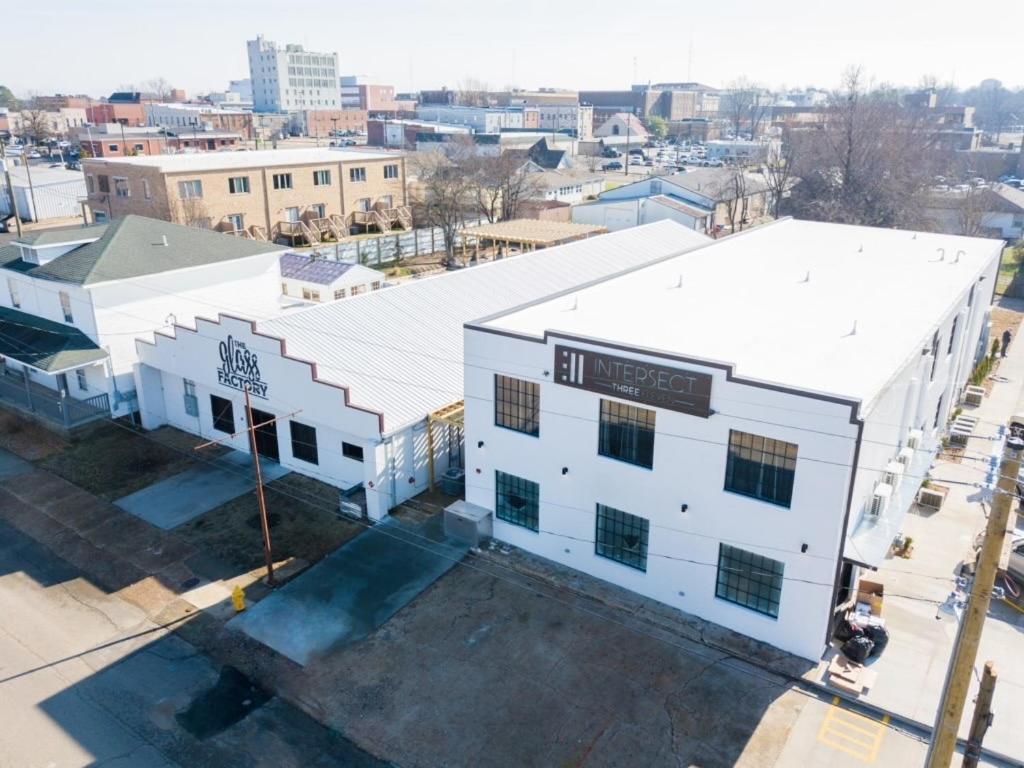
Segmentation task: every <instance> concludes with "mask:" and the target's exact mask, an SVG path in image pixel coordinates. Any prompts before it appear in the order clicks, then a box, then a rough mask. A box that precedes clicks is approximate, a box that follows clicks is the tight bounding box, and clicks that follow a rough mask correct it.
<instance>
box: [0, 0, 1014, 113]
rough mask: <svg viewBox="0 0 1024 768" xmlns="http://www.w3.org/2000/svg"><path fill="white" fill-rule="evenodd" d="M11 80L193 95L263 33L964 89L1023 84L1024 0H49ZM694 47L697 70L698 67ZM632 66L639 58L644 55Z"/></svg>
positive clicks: (504, 71)
mask: <svg viewBox="0 0 1024 768" xmlns="http://www.w3.org/2000/svg"><path fill="white" fill-rule="evenodd" d="M4 19H5V22H6V24H5V28H6V34H5V36H4V41H3V44H2V45H0V83H3V84H5V85H7V86H8V87H10V88H11V89H12V90H13V91H14V92H15V94H16V95H19V96H24V95H26V94H27V93H28V92H32V91H34V92H38V93H53V92H62V93H80V92H81V93H88V94H90V95H94V96H99V95H106V94H108V93H109V92H110V91H112V90H114V89H115V88H116V87H117V86H118V85H120V84H122V83H130V82H142V81H145V80H147V79H150V78H153V77H158V76H162V77H164V78H166V79H167V80H168V81H169V82H170V83H171V84H173V85H175V86H178V87H184V88H185V89H187V90H188V91H189V93H196V92H201V91H208V90H214V89H224V88H226V87H227V83H228V81H229V80H232V79H239V78H243V77H247V76H248V65H247V60H246V52H245V41H246V40H247V39H250V38H253V37H255V36H256V34H258V33H262V34H263V35H264V36H265V37H267V38H268V39H271V40H275V41H277V42H296V43H300V44H302V45H304V46H305V47H306V48H307V49H309V50H315V51H328V52H331V51H337V52H338V54H339V56H340V62H341V73H342V74H366V75H369V76H371V77H373V78H374V79H375V81H376V82H380V83H389V84H394V85H395V86H397V88H398V90H400V91H404V90H414V89H420V88H435V87H439V86H441V85H448V86H449V87H454V86H455V85H457V84H458V82H459V81H461V80H463V79H465V78H467V77H473V78H477V79H479V80H482V81H484V82H486V83H487V84H488V85H489V86H491V87H492V88H501V87H504V86H506V85H510V84H514V85H518V86H521V87H529V88H533V87H538V86H557V87H569V88H608V89H617V88H625V87H628V86H629V84H630V83H631V82H632V81H633V80H634V76H633V75H634V66H635V72H636V79H637V81H639V82H645V81H648V80H650V81H655V82H656V81H668V80H688V79H689V80H699V81H701V82H705V83H708V84H710V85H713V86H725V85H727V84H728V83H729V81H731V80H732V79H734V78H736V77H739V76H741V75H746V76H747V77H749V78H750V79H752V80H754V81H757V82H762V83H765V84H767V85H771V86H780V85H786V86H788V87H801V86H805V85H817V86H819V87H825V88H831V87H834V86H835V85H837V83H838V80H839V76H840V74H841V72H842V71H843V70H844V69H845V68H847V67H848V66H851V65H861V66H863V68H864V70H865V71H866V72H867V73H868V74H869V75H870V76H871V77H873V78H874V79H875V80H878V81H886V82H890V83H894V84H898V85H916V84H917V83H918V82H919V81H920V78H921V76H922V75H926V74H930V75H935V76H936V77H938V79H939V80H940V82H945V81H948V80H950V79H953V80H954V81H955V83H956V84H957V85H959V86H961V87H964V86H969V85H973V84H976V83H978V82H979V81H980V80H982V79H984V78H987V77H994V78H997V79H999V80H1002V81H1003V83H1004V84H1006V85H1008V86H1013V87H1020V86H1024V58H1022V56H1024V49H1022V48H1021V45H1020V33H1021V31H1022V30H1024V2H1020V0H1017V1H1016V2H1010V3H999V4H997V5H995V6H992V7H990V8H986V9H984V10H978V11H976V10H975V9H973V8H972V7H971V6H970V5H964V3H963V2H953V0H931V1H930V2H924V0H886V2H880V1H879V0H862V2H859V3H856V4H854V3H847V2H835V1H834V0H833V1H831V2H830V1H828V0H824V1H823V0H816V1H815V2H810V1H808V0H775V2H771V1H770V0H756V1H755V0H715V1H714V2H707V0H705V2H700V3H698V2H693V1H692V0H646V2H643V3H636V4H634V5H630V4H624V3H621V2H615V3H612V2H607V1H606V0H591V1H590V2H585V3H584V2H564V0H562V1H560V0H543V2H542V1H541V0H514V1H513V2H508V1H507V0H483V1H481V0H474V1H473V2H470V1H469V0H434V1H433V2H426V0H384V2H356V1H355V0H342V1H341V2H338V0H320V1H319V2H312V1H311V0H245V1H244V2H242V0H235V1H234V2H228V1H227V0H163V2H158V1H157V0H46V2H40V3H29V2H17V3H13V4H11V8H9V9H8V10H7V12H6V13H5V14H4ZM691 46H692V65H691V63H690V61H691V56H690V52H691ZM634 62H635V63H634Z"/></svg>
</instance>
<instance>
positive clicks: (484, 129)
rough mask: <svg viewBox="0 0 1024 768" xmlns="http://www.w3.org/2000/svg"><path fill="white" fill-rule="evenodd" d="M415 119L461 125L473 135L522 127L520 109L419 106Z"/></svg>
mask: <svg viewBox="0 0 1024 768" xmlns="http://www.w3.org/2000/svg"><path fill="white" fill-rule="evenodd" d="M416 117H418V118H419V119H420V120H430V121H432V122H435V123H448V124H449V125H462V126H467V127H469V128H472V129H473V132H474V133H500V132H501V131H502V130H503V129H505V128H522V127H523V109H522V107H460V106H448V105H446V104H420V105H419V106H417V107H416Z"/></svg>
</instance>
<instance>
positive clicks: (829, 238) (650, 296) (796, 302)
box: [477, 219, 1003, 407]
mask: <svg viewBox="0 0 1024 768" xmlns="http://www.w3.org/2000/svg"><path fill="white" fill-rule="evenodd" d="M1002 245H1003V244H1002V241H999V240H986V239H982V238H969V237H956V236H952V235H943V234H926V233H913V232H907V231H902V230H893V229H875V228H871V227H857V226H848V225H840V224H823V223H817V222H808V221H794V220H788V219H787V220H782V221H778V222H775V223H773V224H769V225H766V226H763V227H759V228H757V229H753V230H747V231H746V232H743V233H741V234H738V235H733V236H731V237H727V238H725V239H723V240H720V241H717V242H714V243H713V244H711V245H708V246H706V247H704V248H700V249H697V250H694V251H691V252H690V253H687V254H685V255H681V256H679V257H678V258H674V259H669V260H666V261H663V262H660V263H659V264H657V265H654V266H649V267H646V268H643V269H637V270H635V271H633V272H631V273H629V274H627V275H621V276H618V277H615V278H612V279H609V280H605V281H603V282H600V283H597V284H595V285H592V286H589V287H586V288H583V289H581V290H579V291H575V292H573V293H572V295H571V297H570V296H564V295H563V296H560V297H556V298H552V299H547V300H545V301H541V302H538V303H535V304H533V305H531V306H526V307H521V308H519V309H515V310H512V311H510V312H507V313H504V314H502V315H500V316H498V317H490V318H489V319H488V318H486V317H485V316H484V317H485V319H484V320H482V321H480V322H479V323H477V324H478V325H481V326H482V327H486V328H494V329H501V330H504V331H510V332H513V333H517V334H523V335H526V336H534V337H542V336H543V335H544V333H545V331H557V332H562V333H566V334H571V335H576V336H582V337H587V338H589V339H594V340H605V341H609V342H613V343H616V344H622V345H626V346H633V347H636V348H638V349H649V350H657V351H661V352H667V353H671V354H675V355H680V356H686V357H695V358H702V359H707V360H709V361H718V362H722V363H729V364H732V365H734V366H735V373H736V375H737V376H742V377H745V378H750V379H756V380H760V381H765V382H771V383H775V384H781V385H784V386H787V387H794V388H798V389H804V390H809V391H814V392H820V393H827V394H832V395H837V396H840V397H846V398H851V399H855V400H860V401H861V402H862V403H863V404H864V406H865V407H866V406H867V405H868V404H869V403H870V402H871V401H872V399H873V398H874V397H875V396H876V395H877V394H878V393H879V392H880V391H881V390H882V388H883V387H884V385H885V383H886V382H887V381H888V380H889V379H890V377H891V376H892V375H893V374H894V373H895V372H896V371H897V370H898V369H899V368H900V367H901V366H902V365H903V364H904V363H905V362H906V361H907V360H908V359H909V357H910V356H911V355H913V354H917V353H919V352H920V350H921V348H922V345H924V344H926V343H930V339H931V335H932V333H933V332H934V329H935V326H936V324H937V322H938V321H939V320H940V318H943V317H945V316H946V315H947V314H948V312H949V309H950V308H951V307H952V306H953V304H954V302H955V301H956V300H957V299H958V298H959V297H960V296H962V295H963V294H964V293H965V292H966V291H968V290H969V286H970V285H971V284H972V283H973V282H974V281H975V280H976V279H977V278H978V277H979V275H980V273H981V272H982V271H983V269H984V268H985V266H986V265H988V264H989V263H990V261H991V259H993V258H996V259H998V257H999V253H1000V251H1001V249H1002ZM939 248H943V249H945V259H944V260H943V261H939V257H940V254H939V252H938V250H937V249H939ZM958 251H962V252H963V253H961V255H960V258H959V261H957V260H956V254H957V252H958ZM808 275H809V280H808V279H807V278H808ZM680 281H681V282H680ZM978 290H979V295H978V296H977V298H976V300H977V301H983V302H986V303H987V302H988V300H989V299H988V297H989V294H990V292H991V291H992V286H991V285H990V284H988V283H982V284H981V285H980V286H979V288H978ZM570 302H575V307H576V308H575V310H573V311H566V307H567V305H568V304H569V303H570ZM854 324H856V333H854V334H851V331H853V329H854Z"/></svg>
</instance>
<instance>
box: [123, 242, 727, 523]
mask: <svg viewBox="0 0 1024 768" xmlns="http://www.w3.org/2000/svg"><path fill="white" fill-rule="evenodd" d="M706 241H707V239H706V238H705V237H703V236H702V235H698V234H697V233H695V232H692V231H687V230H685V229H683V228H681V227H678V226H676V225H674V224H671V223H669V222H662V223H660V224H654V225H651V226H649V227H642V228H638V229H633V230H630V231H629V232H622V233H619V234H613V235H601V236H595V237H592V238H589V239H587V240H581V241H579V242H575V243H571V244H568V245H564V246H559V247H554V248H547V249H543V250H538V251H534V252H530V253H524V254H520V255H518V256H515V257H512V258H507V259H502V260H498V261H494V262H489V263H486V264H481V265H479V266H474V267H470V268H466V269H462V270H457V271H453V272H449V273H445V274H443V275H439V276H437V277H431V278H424V279H420V280H415V281H409V282H406V283H402V284H399V285H396V286H393V287H390V288H388V289H387V290H382V291H371V292H369V293H365V294H362V295H357V296H355V297H352V298H347V299H345V300H344V301H333V302H331V303H328V304H322V305H320V306H316V307H313V308H310V309H306V310H303V311H301V312H295V313H293V314H291V315H289V316H285V317H280V318H278V319H274V320H270V321H265V322H253V321H251V320H248V319H244V320H243V319H239V318H237V317H232V316H229V314H228V313H225V314H222V315H220V316H219V317H217V319H210V320H207V319H203V318H199V319H196V320H195V321H194V323H193V322H192V321H189V324H188V325H185V324H184V323H179V324H177V325H175V326H174V327H173V329H171V330H169V331H166V332H161V333H158V334H156V336H155V338H154V343H152V344H151V343H146V342H142V341H140V342H139V343H138V360H139V364H138V365H137V366H136V380H137V382H138V394H139V410H140V413H141V417H142V423H143V425H144V426H145V427H146V428H156V427H159V426H161V425H163V424H171V425H173V426H175V427H178V428H179V429H183V430H185V431H187V432H191V433H193V434H196V435H200V436H203V437H217V438H223V437H225V435H226V434H231V433H234V432H236V431H238V430H239V429H241V428H242V427H243V425H244V423H245V421H244V419H245V409H244V392H245V389H246V388H248V389H249V391H250V393H251V396H252V400H253V407H254V408H256V409H257V410H258V411H259V413H257V414H254V418H256V419H257V420H258V421H260V422H262V421H267V418H264V417H271V416H272V417H283V418H282V419H281V420H280V421H278V422H277V423H275V424H273V425H270V426H268V427H266V428H263V429H261V430H260V433H259V442H258V447H259V450H260V452H261V453H262V454H264V455H266V456H268V457H269V458H271V459H275V460H277V461H280V462H281V463H282V464H283V465H285V466H287V467H288V468H289V469H292V470H294V471H296V472H301V473H302V474H305V475H309V476H311V477H316V478H318V479H320V480H322V481H324V482H326V483H329V484H331V485H334V486H337V487H339V488H341V489H343V490H346V491H348V490H352V489H353V488H354V487H355V486H359V485H362V487H363V488H364V490H365V494H366V513H367V515H368V517H369V518H370V519H372V520H380V519H383V518H384V517H385V516H386V515H387V513H388V511H389V510H390V509H392V508H393V507H394V506H396V505H397V504H399V503H401V502H402V501H405V500H406V499H408V498H411V497H412V496H414V495H416V494H417V493H420V492H421V491H423V490H425V489H426V488H427V486H428V483H429V477H428V473H429V471H430V467H431V465H433V467H434V469H435V477H440V473H441V472H442V471H444V470H446V469H448V468H449V466H453V467H458V466H459V465H461V457H462V450H463V449H462V441H461V435H460V434H459V431H458V430H457V429H455V428H452V429H449V428H448V427H442V426H441V425H435V426H434V427H433V433H432V434H433V444H434V454H433V461H432V460H431V456H430V455H429V453H428V444H429V442H430V441H428V438H427V430H428V426H427V419H428V416H429V415H430V414H432V413H434V412H436V411H438V410H440V409H443V408H445V407H447V406H451V405H452V404H454V403H457V402H458V401H461V400H462V392H463V387H462V382H463V357H462V340H463V323H465V322H466V321H468V320H471V319H473V318H475V317H480V316H481V315H485V314H490V313H494V312H500V311H503V310H507V309H509V308H511V307H513V306H517V305H519V304H522V303H524V302H528V301H534V300H537V299H540V298H542V297H544V296H547V295H549V294H551V293H556V292H558V291H562V290H565V289H567V288H570V287H573V286H578V285H581V284H584V283H586V282H589V281H592V280H595V279H599V278H603V277H607V276H609V275H612V274H615V273H616V272H619V271H621V270H623V269H629V268H631V267H636V266H639V265H643V264H650V263H653V262H656V261H658V260H662V259H665V258H668V257H671V256H672V255H674V254H677V253H680V252H681V251H684V250H686V249H688V248H692V247H695V246H697V245H700V244H702V243H704V242H706ZM243 316H244V315H243ZM209 317H211V318H213V317H216V316H215V315H214V314H212V313H211V314H209ZM231 444H232V446H233V447H235V448H237V449H239V450H243V451H247V450H249V448H248V445H247V443H246V435H245V434H242V435H240V436H238V437H236V438H234V440H233V441H232V442H231Z"/></svg>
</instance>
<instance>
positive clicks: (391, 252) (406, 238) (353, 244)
mask: <svg viewBox="0 0 1024 768" xmlns="http://www.w3.org/2000/svg"><path fill="white" fill-rule="evenodd" d="M483 223H484V220H483V219H476V220H474V221H467V222H466V223H465V226H466V227H475V226H478V225H480V224H483ZM443 250H444V234H443V233H442V232H441V228H440V227H431V228H427V229H413V230H410V231H406V232H396V233H394V234H390V235H379V236H377V237H366V238H359V239H357V240H348V241H342V242H340V243H335V244H334V245H328V246H324V247H321V248H318V249H316V252H317V254H318V255H319V256H321V257H322V258H325V259H333V260H335V261H351V262H354V263H356V264H365V265H366V266H370V267H379V266H380V265H382V264H392V263H394V262H396V261H399V260H400V259H408V258H412V257H413V256H429V255H430V254H432V253H437V252H438V251H443Z"/></svg>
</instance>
